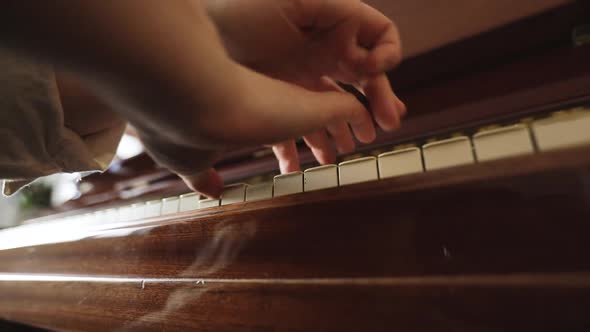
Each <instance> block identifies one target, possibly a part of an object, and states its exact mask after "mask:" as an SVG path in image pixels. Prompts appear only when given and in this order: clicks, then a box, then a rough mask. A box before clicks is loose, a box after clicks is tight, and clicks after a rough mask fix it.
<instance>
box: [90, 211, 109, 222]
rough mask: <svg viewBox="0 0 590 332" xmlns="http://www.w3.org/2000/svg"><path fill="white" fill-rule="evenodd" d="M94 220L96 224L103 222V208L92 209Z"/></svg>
mask: <svg viewBox="0 0 590 332" xmlns="http://www.w3.org/2000/svg"><path fill="white" fill-rule="evenodd" d="M93 214H94V221H96V223H97V224H103V223H105V221H106V219H105V217H104V216H105V210H98V211H94V213H93Z"/></svg>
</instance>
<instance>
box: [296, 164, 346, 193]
mask: <svg viewBox="0 0 590 332" xmlns="http://www.w3.org/2000/svg"><path fill="white" fill-rule="evenodd" d="M333 187H338V166H336V165H323V166H318V167H313V168H308V169H306V170H305V171H304V172H303V189H304V191H313V190H320V189H326V188H333Z"/></svg>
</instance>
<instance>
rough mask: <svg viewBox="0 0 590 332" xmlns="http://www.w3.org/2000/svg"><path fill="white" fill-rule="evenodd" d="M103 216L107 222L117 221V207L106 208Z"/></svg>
mask: <svg viewBox="0 0 590 332" xmlns="http://www.w3.org/2000/svg"><path fill="white" fill-rule="evenodd" d="M104 218H105V219H106V220H108V221H109V222H118V221H119V211H118V210H117V209H107V210H106V211H105V215H104Z"/></svg>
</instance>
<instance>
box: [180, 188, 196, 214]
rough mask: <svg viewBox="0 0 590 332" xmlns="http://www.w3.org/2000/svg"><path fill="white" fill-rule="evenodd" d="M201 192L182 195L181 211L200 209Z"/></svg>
mask: <svg viewBox="0 0 590 332" xmlns="http://www.w3.org/2000/svg"><path fill="white" fill-rule="evenodd" d="M199 196H200V195H199V194H197V193H188V194H184V195H180V204H179V208H178V210H179V211H180V212H184V211H192V210H198V209H199Z"/></svg>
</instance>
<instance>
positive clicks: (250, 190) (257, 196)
mask: <svg viewBox="0 0 590 332" xmlns="http://www.w3.org/2000/svg"><path fill="white" fill-rule="evenodd" d="M272 192H273V184H272V182H266V183H260V184H255V185H248V187H247V188H246V202H255V201H260V200H263V199H269V198H272Z"/></svg>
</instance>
